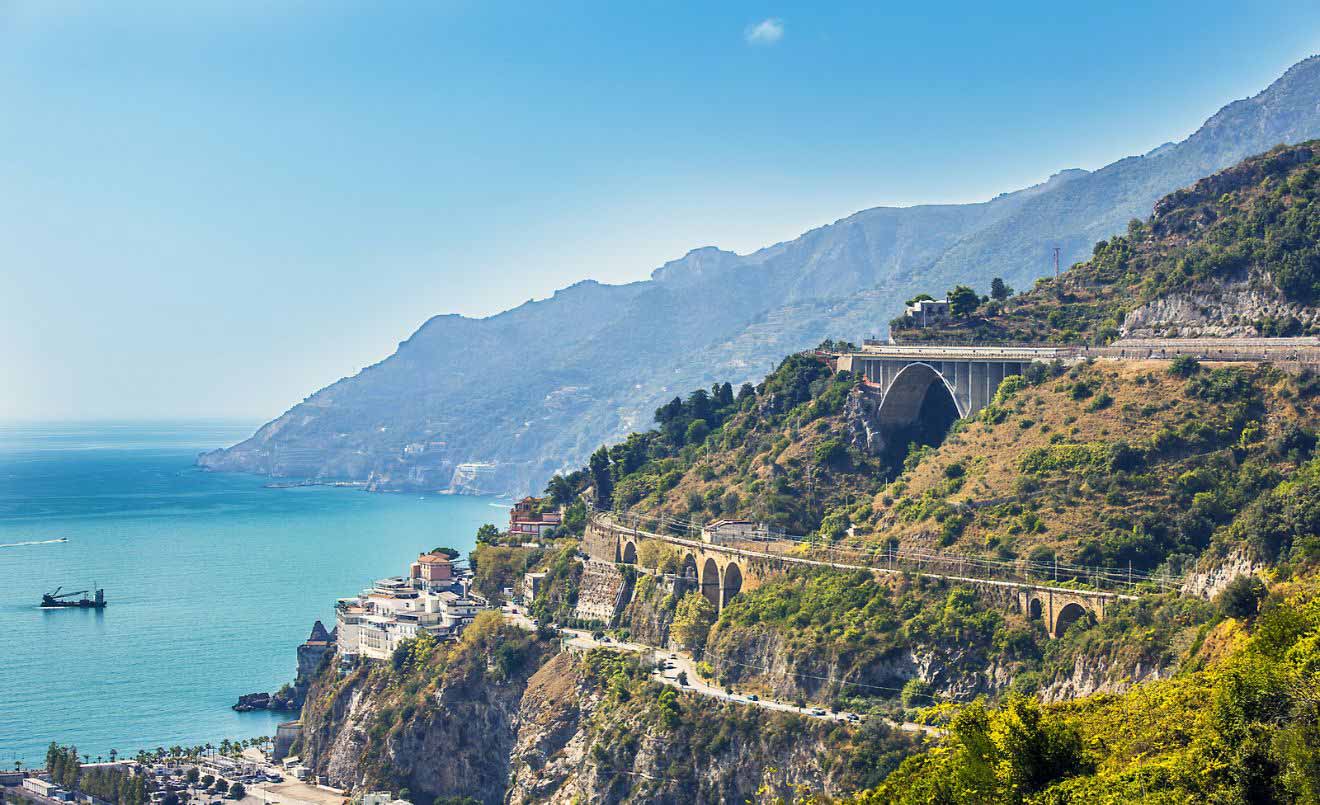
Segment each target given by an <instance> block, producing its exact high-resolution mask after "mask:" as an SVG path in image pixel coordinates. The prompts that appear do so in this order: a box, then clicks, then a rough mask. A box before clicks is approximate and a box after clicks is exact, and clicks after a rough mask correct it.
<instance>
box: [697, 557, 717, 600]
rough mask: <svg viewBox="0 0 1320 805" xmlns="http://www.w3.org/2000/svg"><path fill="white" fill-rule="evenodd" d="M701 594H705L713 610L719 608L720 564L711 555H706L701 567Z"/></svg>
mask: <svg viewBox="0 0 1320 805" xmlns="http://www.w3.org/2000/svg"><path fill="white" fill-rule="evenodd" d="M701 594H702V595H704V596H706V600H707V601H709V602H710V605H711V606H713V607H715V611H716V612H718V611H719V609H720V566H719V564H718V563H717V562H716V561H715V559H714V558H713V557H707V558H706V563H705V564H704V565H702V568H701Z"/></svg>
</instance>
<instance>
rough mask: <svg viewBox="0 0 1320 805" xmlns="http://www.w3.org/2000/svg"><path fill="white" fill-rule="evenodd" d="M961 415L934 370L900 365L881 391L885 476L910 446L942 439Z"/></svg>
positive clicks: (897, 465) (897, 469) (891, 474)
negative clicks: (882, 398)
mask: <svg viewBox="0 0 1320 805" xmlns="http://www.w3.org/2000/svg"><path fill="white" fill-rule="evenodd" d="M961 416H962V414H961V413H960V412H959V411H958V404H957V402H955V401H954V397H953V392H952V391H950V389H949V386H948V384H947V383H945V381H944V378H943V377H941V376H940V374H939V373H938V372H936V371H935V370H934V369H932V368H931V367H929V366H927V365H926V364H924V363H914V364H911V365H910V366H907V367H904V369H903V371H901V372H899V373H898V376H897V377H895V378H894V382H893V383H891V384H890V386H889V390H888V391H887V392H886V393H885V398H884V400H883V401H882V402H881V403H880V411H879V416H878V419H879V425H880V431H881V433H882V434H883V436H884V440H885V449H884V453H883V454H882V455H881V460H882V461H883V463H884V465H885V469H886V471H887V472H888V474H889V477H891V478H892V477H894V476H896V475H898V473H899V472H900V471H901V470H902V468H903V460H904V459H906V458H907V457H908V454H909V453H910V452H911V451H912V449H913V448H914V447H924V446H927V445H930V446H935V445H938V444H939V443H940V442H943V441H944V437H945V436H947V435H948V433H949V428H950V427H951V426H952V425H953V423H954V422H957V421H958V419H959V417H961Z"/></svg>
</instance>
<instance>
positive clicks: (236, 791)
mask: <svg viewBox="0 0 1320 805" xmlns="http://www.w3.org/2000/svg"><path fill="white" fill-rule="evenodd" d="M246 796H247V788H246V787H244V785H243V784H242V783H234V784H233V785H232V786H230V787H229V798H230V799H242V798H243V797H246Z"/></svg>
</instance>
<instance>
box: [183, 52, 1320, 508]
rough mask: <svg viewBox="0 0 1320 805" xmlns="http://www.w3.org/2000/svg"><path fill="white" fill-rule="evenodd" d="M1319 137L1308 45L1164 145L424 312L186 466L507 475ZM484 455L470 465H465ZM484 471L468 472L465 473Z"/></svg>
mask: <svg viewBox="0 0 1320 805" xmlns="http://www.w3.org/2000/svg"><path fill="white" fill-rule="evenodd" d="M1314 137H1320V59H1317V58H1316V57H1312V58H1310V59H1307V60H1305V61H1303V62H1300V63H1298V64H1297V65H1294V66H1293V67H1292V68H1290V69H1289V70H1288V71H1287V72H1286V73H1285V74H1284V75H1283V76H1282V77H1280V78H1279V79H1278V80H1277V81H1275V82H1274V83H1273V84H1271V85H1270V86H1269V87H1268V88H1266V89H1265V90H1263V91H1262V92H1260V93H1258V94H1257V95H1255V96H1253V97H1251V98H1247V99H1243V100H1239V101H1235V102H1233V103H1231V104H1228V105H1227V106H1225V107H1224V108H1222V109H1221V110H1219V112H1217V113H1216V114H1215V115H1214V116H1212V117H1211V118H1210V119H1209V120H1207V121H1206V123H1205V124H1203V125H1202V126H1201V127H1200V128H1198V130H1197V131H1196V132H1194V133H1193V134H1192V135H1190V136H1189V137H1187V138H1186V139H1184V140H1182V141H1180V142H1178V143H1176V144H1172V145H1169V144H1165V145H1161V146H1159V147H1157V148H1155V149H1152V150H1151V151H1149V152H1147V154H1145V155H1143V156H1134V157H1128V158H1125V159H1122V160H1118V161H1117V162H1114V163H1112V164H1110V165H1107V166H1105V167H1102V168H1100V169H1097V170H1095V171H1090V172H1087V171H1082V170H1080V169H1067V170H1064V171H1059V172H1056V173H1055V174H1053V175H1052V176H1051V177H1050V178H1049V179H1047V180H1046V181H1045V182H1042V183H1040V184H1037V185H1033V186H1031V187H1028V188H1023V189H1020V190H1016V191H1012V192H1010V193H1006V194H1001V195H999V196H996V197H994V198H992V199H990V200H988V201H983V202H976V203H972V204H947V205H921V206H916V207H876V208H871V209H868V210H862V211H859V212H856V213H853V214H852V215H849V216H845V217H844V218H841V219H839V220H838V221H836V222H835V223H833V224H828V225H826V226H822V227H817V228H815V229H812V230H810V231H808V232H805V233H803V234H802V235H801V236H799V237H798V238H795V239H793V240H790V241H785V242H782V243H777V244H773V245H771V246H767V247H765V248H763V249H759V250H757V251H755V252H752V253H750V254H748V255H745V256H744V255H737V254H734V253H733V252H728V251H725V250H721V249H718V248H717V247H702V248H698V249H694V250H692V251H689V252H688V253H687V254H686V255H684V256H683V257H681V258H678V259H676V260H672V261H669V262H667V263H666V264H664V265H663V266H661V267H659V268H657V269H656V270H655V272H653V274H652V278H651V279H650V280H641V281H637V282H632V283H626V284H622V285H606V284H603V283H599V282H596V281H593V280H585V281H582V282H579V283H575V284H573V285H571V286H568V287H567V288H565V289H561V290H560V291H556V293H555V294H554V295H553V296H551V297H549V298H548V299H542V300H530V301H528V302H526V303H524V304H522V305H519V306H517V307H515V308H512V309H511V310H508V311H504V312H502V313H499V314H496V315H494V316H490V317H486V318H482V319H472V318H467V317H462V316H452V315H449V316H435V317H432V318H430V319H428V320H427V321H426V322H425V323H424V324H423V325H422V326H421V327H419V328H418V330H417V331H416V332H415V333H413V335H412V336H410V337H409V338H408V339H406V340H405V341H403V342H402V343H401V344H400V346H399V349H398V350H397V351H396V352H395V353H394V354H393V355H391V356H389V357H387V358H385V359H383V360H381V361H380V362H377V363H375V364H373V365H371V366H369V367H367V368H366V369H364V370H363V371H362V372H360V373H358V374H357V375H354V376H352V377H347V378H343V379H341V380H339V381H337V382H336V383H334V384H331V385H330V386H327V387H326V388H324V389H322V390H320V391H318V392H316V393H314V394H312V395H311V396H309V397H308V398H307V399H306V400H304V401H303V402H302V403H299V404H298V405H295V406H294V407H293V408H291V409H290V410H289V411H288V412H286V413H285V414H283V415H282V416H280V417H278V418H277V419H276V420H273V421H272V422H271V423H268V424H267V425H265V426H263V427H262V428H261V429H260V430H258V431H257V433H256V434H254V436H253V437H252V438H250V439H248V440H246V441H244V442H243V443H241V444H239V445H236V446H234V447H231V448H228V449H225V450H219V451H215V452H212V453H208V454H206V455H204V456H202V457H201V458H200V459H199V463H200V464H201V466H203V467H205V468H207V469H213V470H240V471H249V472H257V473H260V474H265V475H273V476H282V477H301V478H311V479H321V480H327V481H329V480H353V481H360V482H363V483H365V484H366V485H367V486H368V487H369V488H372V489H400V490H401V489H419V490H448V491H455V492H501V493H519V492H524V491H529V490H534V489H537V488H539V486H540V484H541V483H542V482H543V481H544V480H545V479H546V478H547V477H549V475H550V474H552V473H553V472H555V471H556V470H560V469H564V468H566V467H568V466H571V465H574V464H576V463H578V462H580V460H581V459H582V458H584V457H585V456H586V455H587V454H588V453H589V452H591V450H593V449H594V448H595V447H596V446H598V445H599V444H601V443H602V442H605V441H609V440H611V439H615V438H618V437H620V436H622V435H623V434H625V433H627V432H628V431H630V430H632V429H634V428H635V427H636V426H637V425H638V424H639V423H644V421H645V419H646V418H647V417H648V416H649V412H650V411H651V410H653V408H654V407H655V405H656V404H657V402H658V401H660V400H663V399H665V398H666V397H668V396H672V392H673V390H674V389H688V388H692V387H695V386H700V385H708V384H709V383H710V382H712V381H713V380H734V381H742V380H754V379H756V378H759V377H760V376H762V375H763V374H764V373H765V372H766V371H767V370H768V369H769V368H770V367H771V366H772V365H773V364H774V362H775V361H776V360H777V359H778V358H779V357H780V356H781V355H782V354H784V353H785V352H791V351H794V350H796V349H802V348H805V347H808V346H810V345H812V344H815V343H818V342H819V341H821V340H822V339H823V338H825V337H843V338H856V337H858V336H859V335H862V334H865V333H868V332H875V331H876V329H878V328H880V327H882V326H883V325H882V323H883V322H885V321H887V320H888V319H889V318H890V316H892V315H893V314H894V313H895V312H897V310H898V308H899V306H900V304H901V301H902V299H904V298H905V297H906V296H907V295H910V294H911V293H914V292H915V291H917V290H924V289H927V288H930V287H941V286H951V285H953V284H957V283H972V284H977V285H982V286H984V285H985V284H987V283H988V281H989V279H990V277H991V276H1002V277H1004V279H1005V280H1007V281H1009V282H1010V283H1013V284H1017V285H1019V286H1024V285H1029V284H1030V283H1031V282H1033V281H1034V280H1035V279H1036V278H1038V276H1040V275H1042V274H1044V273H1046V272H1047V271H1048V270H1049V268H1050V267H1051V266H1052V260H1051V258H1052V252H1051V251H1050V250H1051V248H1052V246H1053V245H1055V244H1057V245H1059V246H1060V247H1061V248H1062V250H1063V257H1064V259H1065V260H1066V262H1067V264H1071V263H1072V262H1074V261H1076V260H1080V259H1083V258H1084V257H1086V256H1088V255H1089V250H1090V247H1091V244H1092V243H1093V242H1095V241H1097V240H1101V239H1103V238H1105V237H1108V236H1110V235H1112V234H1114V233H1116V232H1119V231H1121V230H1122V228H1123V227H1124V226H1125V225H1126V223H1127V222H1128V220H1130V219H1132V218H1135V217H1145V216H1146V215H1148V214H1149V213H1150V210H1151V207H1152V205H1153V204H1154V202H1155V201H1156V200H1157V199H1158V198H1160V197H1161V196H1163V195H1165V194H1166V193H1168V192H1170V191H1172V190H1175V189H1177V188H1179V187H1183V186H1186V185H1188V184H1190V183H1191V182H1193V181H1195V180H1196V179H1199V178H1200V177H1202V176H1205V175H1206V174H1209V173H1212V172H1214V171H1215V170H1218V169H1220V168H1223V167H1227V166H1228V165H1231V164H1234V163H1235V162H1237V161H1239V160H1240V159H1241V158H1243V157H1245V156H1248V155H1250V154H1252V153H1257V152H1260V151H1264V150H1267V149H1268V148H1270V147H1272V146H1274V145H1275V144H1277V143H1278V142H1280V141H1285V140H1292V141H1296V140H1298V139H1311V138H1314ZM473 464H482V465H493V470H492V471H490V472H485V473H481V474H478V475H477V476H473V475H472V474H470V473H460V474H459V477H460V478H461V479H462V481H461V482H455V477H456V473H457V471H458V470H459V468H460V467H463V466H467V465H473ZM472 477H479V478H480V479H481V481H480V483H478V484H475V485H474V484H473V483H471V481H470V480H468V479H470V478H472Z"/></svg>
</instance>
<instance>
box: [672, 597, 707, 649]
mask: <svg viewBox="0 0 1320 805" xmlns="http://www.w3.org/2000/svg"><path fill="white" fill-rule="evenodd" d="M713 623H715V607H713V606H711V603H710V602H709V601H707V600H706V596H704V595H702V594H701V593H700V592H697V591H696V590H693V591H692V592H690V593H688V594H687V595H685V596H683V598H682V599H681V600H680V601H679V602H678V606H677V607H676V608H675V609H674V621H673V623H672V624H671V625H670V627H669V634H670V635H671V636H672V637H673V638H674V640H675V641H676V642H677V643H678V644H679V645H680V646H682V647H683V648H686V649H688V650H690V651H701V650H702V649H704V648H705V647H706V638H707V637H708V636H709V635H710V627H711V625H712V624H713Z"/></svg>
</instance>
